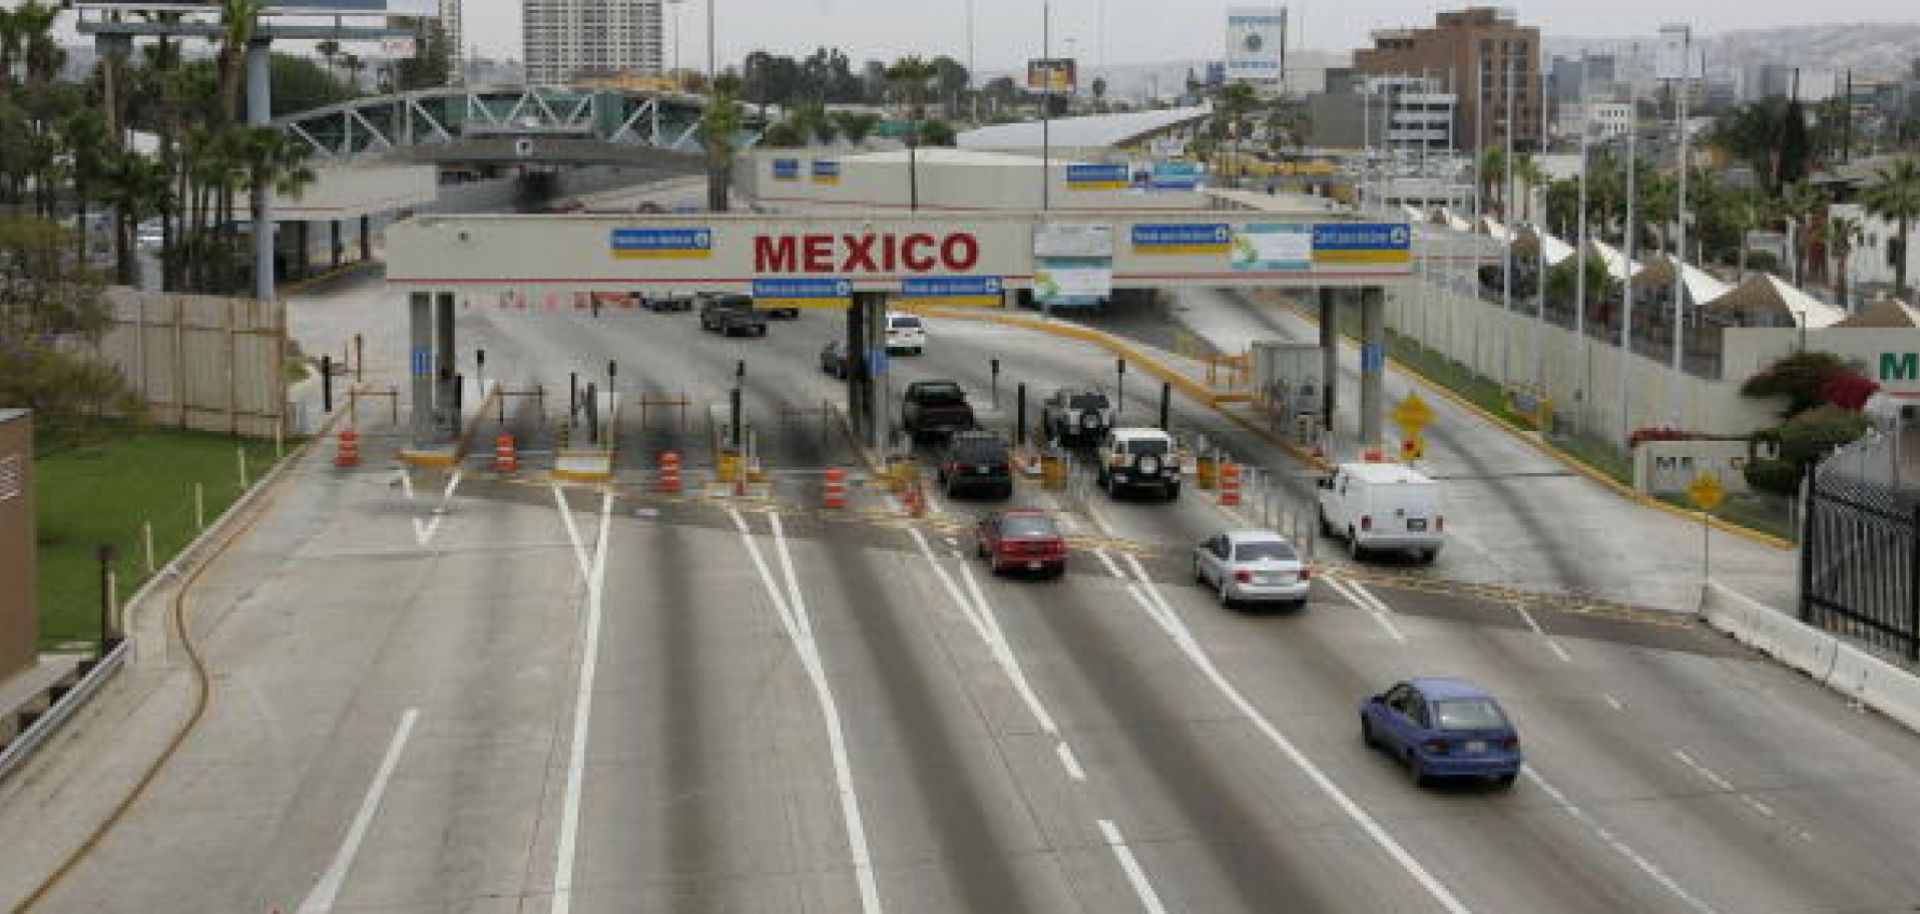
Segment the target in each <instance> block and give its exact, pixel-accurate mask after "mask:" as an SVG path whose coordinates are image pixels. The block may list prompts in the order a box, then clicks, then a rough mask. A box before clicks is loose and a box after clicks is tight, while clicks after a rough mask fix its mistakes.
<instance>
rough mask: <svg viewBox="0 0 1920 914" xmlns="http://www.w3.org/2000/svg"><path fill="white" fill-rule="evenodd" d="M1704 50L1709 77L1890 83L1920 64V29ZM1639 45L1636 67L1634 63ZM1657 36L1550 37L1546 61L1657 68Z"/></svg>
mask: <svg viewBox="0 0 1920 914" xmlns="http://www.w3.org/2000/svg"><path fill="white" fill-rule="evenodd" d="M1695 40H1696V41H1698V42H1699V43H1700V44H1701V45H1702V46H1703V48H1704V50H1705V54H1706V60H1707V73H1708V75H1710V76H1727V75H1731V74H1732V73H1733V72H1735V71H1736V70H1738V69H1740V68H1741V67H1744V66H1749V65H1753V64H1767V63H1773V64H1786V65H1788V66H1795V67H1807V68H1809V69H1820V70H1835V71H1840V70H1852V71H1853V72H1854V75H1855V76H1856V77H1868V78H1883V79H1884V78H1892V77H1895V76H1898V75H1900V74H1903V73H1909V72H1912V67H1913V66H1914V61H1915V60H1916V59H1920V23H1910V22H1903V23H1884V22H1881V23H1873V22H1861V23H1847V24H1836V25H1807V26H1793V27H1790V28H1777V29H1754V30H1751V31H1740V32H1724V33H1721V34H1718V35H1700V36H1696V37H1695ZM1636 44H1638V45H1639V55H1638V57H1637V61H1638V65H1637V66H1636V65H1634V64H1633V63H1632V62H1631V61H1632V60H1634V59H1636V58H1635V55H1634V54H1633V49H1634V45H1636ZM1653 45H1654V36H1653V35H1652V34H1648V35H1647V36H1645V37H1642V38H1637V39H1636V38H1567V37H1553V36H1549V37H1548V38H1547V39H1546V51H1547V53H1548V55H1562V56H1572V55H1577V54H1579V53H1580V51H1581V50H1583V49H1584V50H1587V51H1589V52H1593V53H1614V54H1618V55H1621V56H1623V57H1627V58H1629V61H1623V63H1626V64H1627V66H1626V67H1624V69H1627V70H1630V71H1648V72H1650V71H1651V70H1652V68H1653Z"/></svg>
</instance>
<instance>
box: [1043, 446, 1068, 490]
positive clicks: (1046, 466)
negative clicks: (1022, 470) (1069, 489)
mask: <svg viewBox="0 0 1920 914" xmlns="http://www.w3.org/2000/svg"><path fill="white" fill-rule="evenodd" d="M1040 479H1041V484H1042V485H1044V486H1046V487H1047V488H1048V489H1052V490H1056V491H1057V490H1059V489H1064V488H1066V485H1067V462H1066V461H1065V460H1062V459H1060V458H1059V457H1057V456H1054V455H1052V454H1048V455H1046V456H1044V457H1042V458H1040Z"/></svg>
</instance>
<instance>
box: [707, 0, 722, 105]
mask: <svg viewBox="0 0 1920 914" xmlns="http://www.w3.org/2000/svg"><path fill="white" fill-rule="evenodd" d="M719 2H720V0H707V91H708V92H712V91H713V78H714V76H715V75H717V74H716V72H715V70H714V61H715V59H716V55H715V53H714V46H715V45H714V26H713V21H714V14H713V8H714V7H715V6H716V5H718V4H719Z"/></svg>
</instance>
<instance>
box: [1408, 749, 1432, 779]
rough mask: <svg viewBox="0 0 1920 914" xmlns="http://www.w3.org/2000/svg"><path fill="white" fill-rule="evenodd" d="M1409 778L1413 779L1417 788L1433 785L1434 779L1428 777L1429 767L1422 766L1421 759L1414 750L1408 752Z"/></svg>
mask: <svg viewBox="0 0 1920 914" xmlns="http://www.w3.org/2000/svg"><path fill="white" fill-rule="evenodd" d="M1407 776H1408V777H1411V778H1413V786H1415V787H1425V786H1427V785H1428V784H1431V783H1433V778H1431V777H1429V776H1428V775H1427V766H1425V765H1422V764H1420V757H1419V756H1416V755H1414V754H1413V752H1412V750H1408V752H1407Z"/></svg>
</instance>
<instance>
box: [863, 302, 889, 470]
mask: <svg viewBox="0 0 1920 914" xmlns="http://www.w3.org/2000/svg"><path fill="white" fill-rule="evenodd" d="M866 297H867V307H866V321H867V340H868V343H867V345H868V346H871V347H872V348H873V354H874V359H873V362H874V365H873V371H871V372H870V374H871V375H872V379H871V381H869V384H870V385H871V386H870V387H869V388H868V390H867V410H868V415H869V416H871V417H872V418H871V419H870V420H869V421H870V422H871V427H870V435H871V437H870V438H869V439H868V441H869V443H870V444H871V445H872V447H873V449H874V451H875V452H876V453H880V454H885V453H886V451H887V439H888V437H889V436H890V435H891V434H892V431H893V423H892V422H891V421H890V420H889V419H888V416H887V411H888V410H889V409H891V408H892V406H893V389H892V385H891V384H890V383H888V378H889V376H890V374H891V372H890V370H889V367H888V364H887V363H888V358H887V296H886V293H884V292H871V293H867V296H866Z"/></svg>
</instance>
